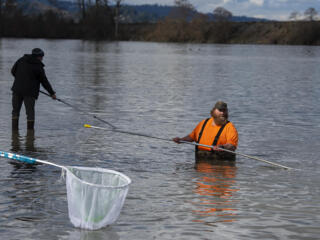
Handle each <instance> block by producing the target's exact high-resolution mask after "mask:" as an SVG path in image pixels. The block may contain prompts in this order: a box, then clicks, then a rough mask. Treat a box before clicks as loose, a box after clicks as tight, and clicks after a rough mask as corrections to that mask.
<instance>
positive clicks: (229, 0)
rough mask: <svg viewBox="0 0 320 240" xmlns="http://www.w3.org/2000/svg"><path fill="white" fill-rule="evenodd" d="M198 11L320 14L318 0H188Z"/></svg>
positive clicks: (168, 0) (281, 16) (152, 0)
mask: <svg viewBox="0 0 320 240" xmlns="http://www.w3.org/2000/svg"><path fill="white" fill-rule="evenodd" d="M189 2H190V3H191V4H192V5H193V6H194V7H195V8H196V9H197V10H198V11H200V12H203V13H208V12H212V11H213V10H214V9H215V8H216V7H224V8H226V9H227V10H229V11H230V12H232V14H233V15H235V16H249V17H259V18H268V19H274V20H288V18H289V16H290V14H291V13H292V12H294V11H297V12H299V13H300V14H301V15H302V16H303V13H304V11H305V10H306V9H307V8H310V7H313V8H315V9H316V11H317V12H318V17H319V16H320V0H189ZM123 3H124V4H135V5H140V4H159V5H173V3H174V0H123Z"/></svg>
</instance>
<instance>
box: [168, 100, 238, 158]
mask: <svg viewBox="0 0 320 240" xmlns="http://www.w3.org/2000/svg"><path fill="white" fill-rule="evenodd" d="M210 113H211V118H207V119H204V120H202V121H201V122H200V123H199V124H198V125H197V126H196V128H195V129H194V130H193V131H192V132H191V133H190V134H189V135H187V136H185V137H183V138H179V137H176V138H173V139H172V140H173V141H174V142H176V143H181V141H187V142H196V143H199V144H204V145H210V146H213V148H208V147H204V146H196V153H200V154H201V152H205V153H210V154H213V153H218V152H221V151H223V150H221V148H222V149H227V150H230V151H235V150H236V148H237V146H238V132H237V129H236V128H235V126H234V125H233V124H232V123H231V122H229V121H228V105H227V104H226V103H225V102H222V101H218V102H217V103H216V104H215V105H214V107H213V109H212V110H211V112H210ZM219 148H220V149H219Z"/></svg>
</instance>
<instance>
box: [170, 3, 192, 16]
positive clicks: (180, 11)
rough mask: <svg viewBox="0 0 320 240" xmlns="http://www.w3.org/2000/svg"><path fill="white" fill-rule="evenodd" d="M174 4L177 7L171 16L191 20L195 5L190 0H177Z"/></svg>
mask: <svg viewBox="0 0 320 240" xmlns="http://www.w3.org/2000/svg"><path fill="white" fill-rule="evenodd" d="M174 6H175V8H174V10H173V12H172V13H171V16H172V17H173V18H176V19H179V20H183V21H188V20H190V19H191V17H192V15H193V13H194V12H195V8H194V6H193V5H192V4H191V3H190V2H189V1H188V0H175V1H174Z"/></svg>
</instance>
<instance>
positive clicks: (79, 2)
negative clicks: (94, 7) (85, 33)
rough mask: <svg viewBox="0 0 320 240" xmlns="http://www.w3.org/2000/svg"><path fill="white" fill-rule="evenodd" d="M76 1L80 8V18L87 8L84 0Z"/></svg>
mask: <svg viewBox="0 0 320 240" xmlns="http://www.w3.org/2000/svg"><path fill="white" fill-rule="evenodd" d="M77 1H78V6H79V9H80V15H81V17H82V19H84V18H85V17H86V10H87V6H86V1H85V0H77Z"/></svg>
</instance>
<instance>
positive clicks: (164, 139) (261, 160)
mask: <svg viewBox="0 0 320 240" xmlns="http://www.w3.org/2000/svg"><path fill="white" fill-rule="evenodd" d="M84 127H86V128H95V129H102V130H106V131H113V132H119V133H126V134H131V135H136V136H142V137H148V138H154V139H158V140H163V141H170V142H172V139H166V138H159V137H153V136H149V135H145V134H141V133H134V132H126V131H121V130H116V129H113V130H112V129H107V128H102V127H96V126H92V125H89V124H84ZM180 142H181V143H186V144H191V145H196V146H203V147H207V148H213V146H210V145H205V144H199V143H194V142H187V141H180ZM218 149H219V150H221V151H225V152H229V153H233V154H238V155H240V156H243V157H246V158H250V159H254V160H257V161H260V162H264V163H268V164H270V165H273V166H277V167H281V168H284V169H287V170H290V169H293V168H290V167H286V166H284V165H281V164H278V163H274V162H270V161H267V160H264V159H261V158H257V157H253V156H249V155H247V154H243V153H239V152H235V151H231V150H228V149H224V148H218Z"/></svg>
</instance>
